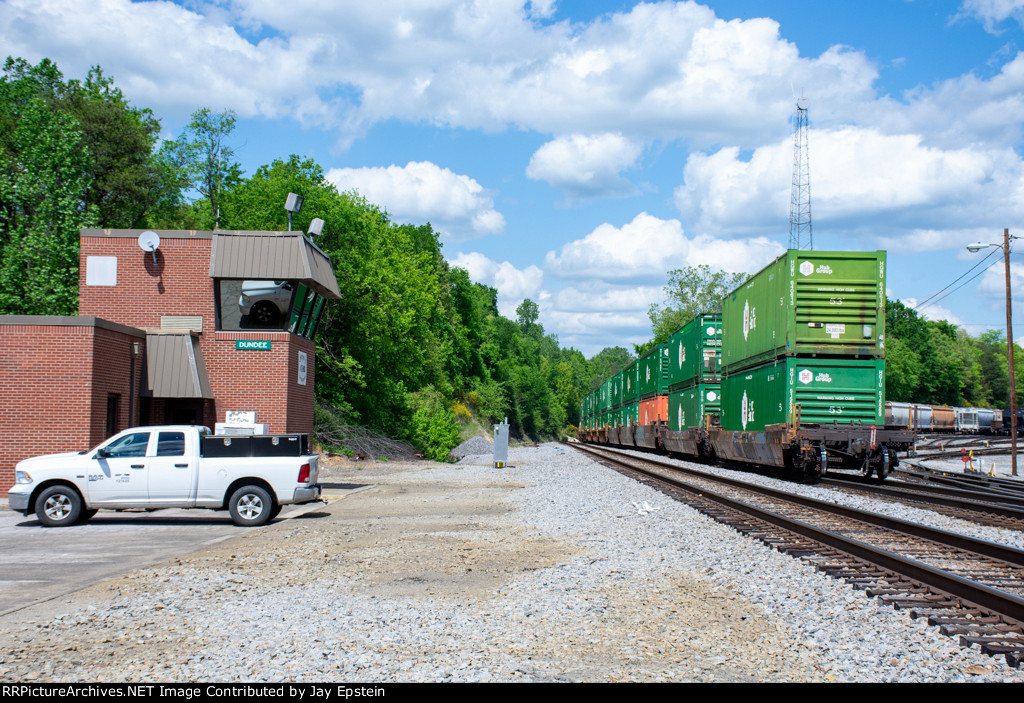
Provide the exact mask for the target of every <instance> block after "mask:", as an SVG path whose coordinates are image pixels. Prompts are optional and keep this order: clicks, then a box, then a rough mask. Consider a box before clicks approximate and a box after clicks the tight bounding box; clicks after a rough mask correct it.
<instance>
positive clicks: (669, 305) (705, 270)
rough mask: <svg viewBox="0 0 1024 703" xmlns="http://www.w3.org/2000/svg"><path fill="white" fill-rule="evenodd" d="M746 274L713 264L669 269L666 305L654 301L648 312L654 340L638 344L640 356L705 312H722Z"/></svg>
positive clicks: (637, 350)
mask: <svg viewBox="0 0 1024 703" xmlns="http://www.w3.org/2000/svg"><path fill="white" fill-rule="evenodd" d="M747 278H748V276H747V274H745V273H726V272H725V271H712V270H711V267H710V266H706V265H703V264H702V265H700V266H688V267H686V268H685V269H675V270H673V271H669V272H668V285H667V286H665V300H666V304H665V305H658V304H657V303H655V304H654V305H652V306H651V307H650V309H649V310H648V312H647V314H648V316H649V317H650V318H651V329H652V330H653V332H654V339H652V340H651V341H650V342H649V343H648V344H645V345H638V346H637V348H636V350H635V351H636V353H637V355H638V356H640V355H642V354H644V353H645V352H647V351H649V350H650V349H651V348H652V347H653V346H654V345H656V344H663V343H665V342H667V341H668V338H669V337H670V336H671V335H672V333H673V332H675V331H676V330H677V329H679V328H680V327H682V326H683V325H685V324H686V323H687V322H689V321H690V320H692V319H693V318H694V317H696V316H697V315H700V314H702V313H713V312H719V311H720V310H721V309H722V299H723V298H725V296H726V295H727V294H728V293H729V292H730V291H732V290H733V289H734V288H736V287H737V286H738V285H740V284H741V283H743V282H744V281H746V280H747Z"/></svg>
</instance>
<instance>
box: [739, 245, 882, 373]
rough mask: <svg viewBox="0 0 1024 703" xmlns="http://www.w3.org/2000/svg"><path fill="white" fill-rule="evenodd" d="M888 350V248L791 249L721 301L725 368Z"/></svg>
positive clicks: (860, 355) (874, 354)
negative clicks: (886, 318) (871, 249)
mask: <svg viewBox="0 0 1024 703" xmlns="http://www.w3.org/2000/svg"><path fill="white" fill-rule="evenodd" d="M811 355H824V356H832V357H840V356H847V357H858V358H877V359H882V358H884V357H885V252H884V251H867V252H861V251H802V250H796V249H791V250H789V251H788V252H786V253H785V254H783V255H782V256H780V257H779V258H778V259H776V260H775V261H773V262H772V263H770V264H769V265H768V266H766V267H765V268H764V269H762V270H761V271H760V272H758V273H757V274H755V275H754V276H753V277H752V278H751V279H750V280H749V281H747V282H746V283H744V284H743V285H741V286H740V287H739V288H737V289H736V290H734V291H733V292H732V293H730V294H729V295H728V296H726V298H725V300H724V301H722V367H723V368H724V369H725V370H726V371H728V372H730V373H731V372H732V371H735V370H739V369H745V368H751V367H753V366H757V365H759V364H763V363H766V362H768V361H771V360H773V359H775V358H777V357H780V356H811Z"/></svg>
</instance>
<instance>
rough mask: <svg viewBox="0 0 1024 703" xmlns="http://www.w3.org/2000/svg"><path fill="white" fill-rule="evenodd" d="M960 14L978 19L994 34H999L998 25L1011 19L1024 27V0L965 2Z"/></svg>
mask: <svg viewBox="0 0 1024 703" xmlns="http://www.w3.org/2000/svg"><path fill="white" fill-rule="evenodd" d="M960 13H961V15H971V16H974V17H977V18H978V19H979V20H981V21H982V23H983V24H984V25H985V31H988V32H992V33H998V32H997V30H996V25H997V24H998V23H1000V22H1002V21H1003V20H1005V19H1007V18H1009V17H1013V18H1014V19H1015V20H1016V21H1017V22H1018V23H1020V25H1021V26H1024V0H964V2H963V5H961V7H960Z"/></svg>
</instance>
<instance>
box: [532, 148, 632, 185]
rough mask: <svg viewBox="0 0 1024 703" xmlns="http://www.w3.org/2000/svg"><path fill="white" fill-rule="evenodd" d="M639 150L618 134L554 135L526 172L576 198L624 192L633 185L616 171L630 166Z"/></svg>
mask: <svg viewBox="0 0 1024 703" xmlns="http://www.w3.org/2000/svg"><path fill="white" fill-rule="evenodd" d="M642 151H643V147H642V146H641V145H640V144H638V143H636V142H634V141H631V140H629V139H627V138H625V137H623V136H622V135H621V134H597V135H593V136H587V135H583V134H573V135H570V136H565V137H558V138H557V139H555V140H553V141H550V142H548V143H547V144H544V145H543V146H541V147H540V148H539V149H537V151H536V152H535V153H534V154H533V156H532V157H531V158H530V163H529V165H528V166H527V167H526V175H527V176H528V177H529V178H532V179H533V180H537V181H547V182H548V183H550V184H551V185H552V186H554V187H555V188H561V189H563V190H565V191H566V192H567V193H569V194H570V195H572V196H577V197H597V196H604V197H608V196H616V195H628V194H630V193H632V192H634V191H635V188H634V187H633V185H632V184H630V183H629V181H627V180H625V179H623V178H622V177H620V176H619V172H620V171H623V170H625V169H628V168H631V167H632V166H634V165H635V164H636V160H637V159H638V158H639V156H640V154H641V152H642Z"/></svg>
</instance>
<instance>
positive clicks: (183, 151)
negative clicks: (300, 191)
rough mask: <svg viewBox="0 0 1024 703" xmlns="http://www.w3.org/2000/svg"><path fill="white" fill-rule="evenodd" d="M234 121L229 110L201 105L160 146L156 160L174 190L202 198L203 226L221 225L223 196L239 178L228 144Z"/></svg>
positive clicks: (217, 226) (236, 165) (240, 171)
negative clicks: (166, 171)
mask: <svg viewBox="0 0 1024 703" xmlns="http://www.w3.org/2000/svg"><path fill="white" fill-rule="evenodd" d="M235 120H236V118H235V113H234V112H233V111H232V110H225V111H224V112H219V113H214V112H212V111H211V110H210V109H209V108H205V107H204V108H202V109H200V110H196V111H195V112H193V113H192V120H191V121H190V122H189V123H188V126H187V127H185V130H184V132H183V133H182V135H181V137H180V138H178V139H176V140H170V141H167V142H164V144H163V145H162V146H161V147H160V159H159V162H160V164H161V165H163V166H164V167H166V168H170V169H171V170H172V172H173V173H174V174H176V178H177V184H176V185H177V188H178V190H179V191H191V190H194V191H196V192H197V193H199V194H200V195H201V196H202V197H203V198H204V199H205V202H206V205H207V206H208V207H209V213H208V216H209V220H208V223H209V224H208V225H207V227H206V228H207V229H217V228H219V227H220V226H221V217H222V212H221V207H222V205H223V202H224V198H225V196H226V194H227V193H228V192H230V190H231V189H232V188H233V187H234V186H235V185H237V184H238V183H239V181H240V180H241V176H242V169H241V166H239V165H238V163H237V162H236V161H234V157H235V151H234V149H233V148H232V147H231V146H230V145H229V143H228V142H229V139H230V137H231V132H233V131H234V129H235ZM283 202H284V201H283V199H282V201H281V203H282V204H283Z"/></svg>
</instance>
